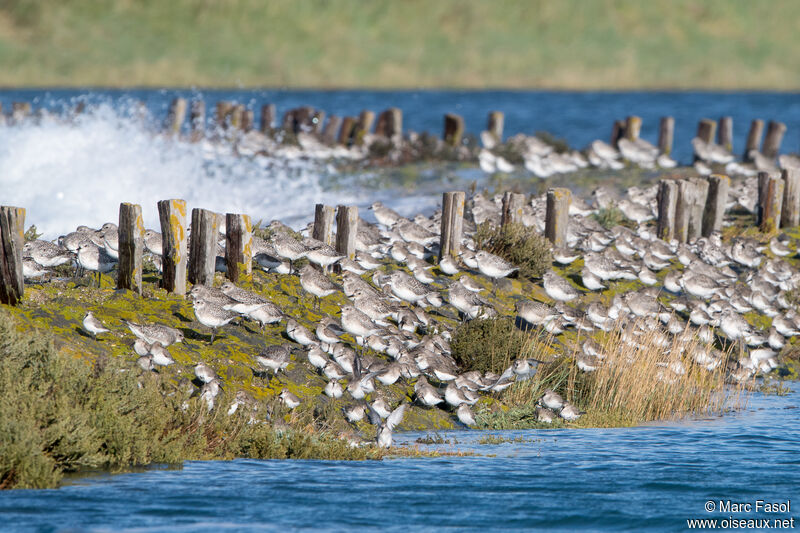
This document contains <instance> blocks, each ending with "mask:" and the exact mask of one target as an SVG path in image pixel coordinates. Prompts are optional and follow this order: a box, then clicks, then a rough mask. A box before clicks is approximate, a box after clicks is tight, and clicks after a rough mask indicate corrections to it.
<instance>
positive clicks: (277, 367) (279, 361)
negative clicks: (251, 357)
mask: <svg viewBox="0 0 800 533" xmlns="http://www.w3.org/2000/svg"><path fill="white" fill-rule="evenodd" d="M289 348H290V346H289V345H286V344H284V345H272V346H267V347H266V348H264V349H263V350H261V351H260V352H259V353H258V355H256V356H255V360H256V362H257V363H258V365H259V366H260V367H261V368H263V369H264V370H267V371H270V370H271V371H272V373H273V374H274V375H275V376H277V375H278V372H280V371H281V370H285V369H286V367H287V366H289V361H290V356H291V352H290V351H289Z"/></svg>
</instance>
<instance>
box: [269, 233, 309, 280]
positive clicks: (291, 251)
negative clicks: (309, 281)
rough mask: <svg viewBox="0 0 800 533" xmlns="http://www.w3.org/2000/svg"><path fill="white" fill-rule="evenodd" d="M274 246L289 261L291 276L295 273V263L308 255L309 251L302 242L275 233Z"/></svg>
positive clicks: (283, 234)
mask: <svg viewBox="0 0 800 533" xmlns="http://www.w3.org/2000/svg"><path fill="white" fill-rule="evenodd" d="M272 244H273V245H274V246H275V251H276V252H277V253H278V255H279V256H280V257H282V258H284V259H288V260H289V274H292V273H293V272H294V262H295V261H297V260H298V259H300V258H303V257H305V256H306V254H307V253H308V249H306V247H305V246H303V244H302V243H301V242H300V241H298V240H297V239H295V238H294V237H291V236H289V235H286V234H285V233H281V232H278V233H275V235H273V237H272Z"/></svg>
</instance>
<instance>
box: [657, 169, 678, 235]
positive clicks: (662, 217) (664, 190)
mask: <svg viewBox="0 0 800 533" xmlns="http://www.w3.org/2000/svg"><path fill="white" fill-rule="evenodd" d="M656 198H657V200H658V223H657V224H656V235H658V238H659V239H663V240H665V241H671V240H672V239H674V238H675V213H676V210H677V207H678V182H677V181H675V180H661V181H659V182H658V194H657V196H656Z"/></svg>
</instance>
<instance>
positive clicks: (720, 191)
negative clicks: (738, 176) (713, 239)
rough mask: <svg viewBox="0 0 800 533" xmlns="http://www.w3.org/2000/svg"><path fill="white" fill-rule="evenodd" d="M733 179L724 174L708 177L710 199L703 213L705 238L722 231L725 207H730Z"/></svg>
mask: <svg viewBox="0 0 800 533" xmlns="http://www.w3.org/2000/svg"><path fill="white" fill-rule="evenodd" d="M730 187H731V179H730V178H729V177H728V176H726V175H724V174H711V175H710V176H709V177H708V197H707V198H706V208H705V210H704V211H703V237H708V236H709V235H711V233H712V232H714V231H720V230H722V220H723V217H724V216H725V207H726V206H727V205H728V190H729V189H730Z"/></svg>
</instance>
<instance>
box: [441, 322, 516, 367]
mask: <svg viewBox="0 0 800 533" xmlns="http://www.w3.org/2000/svg"><path fill="white" fill-rule="evenodd" d="M526 339H527V335H526V334H524V333H523V332H521V331H520V330H518V329H517V328H516V327H515V326H514V322H513V320H512V319H511V318H508V317H496V318H477V319H475V320H470V321H469V322H465V323H464V324H462V325H461V326H459V327H458V328H457V329H456V331H455V334H454V335H453V340H452V341H451V342H450V349H451V353H452V355H453V358H455V360H456V362H457V363H458V365H459V366H460V367H461V368H462V369H463V370H464V371H470V370H477V371H479V372H495V373H497V374H500V373H502V372H503V370H505V369H506V368H508V365H509V364H510V363H511V361H512V360H513V359H516V358H517V357H519V356H520V354H522V352H523V350H524V349H525V347H526Z"/></svg>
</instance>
